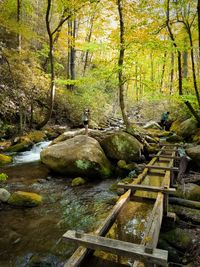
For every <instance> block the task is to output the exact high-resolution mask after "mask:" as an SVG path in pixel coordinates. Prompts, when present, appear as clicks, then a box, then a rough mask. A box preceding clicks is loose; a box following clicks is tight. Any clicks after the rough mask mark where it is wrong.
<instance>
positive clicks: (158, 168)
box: [145, 165, 179, 172]
mask: <svg viewBox="0 0 200 267" xmlns="http://www.w3.org/2000/svg"><path fill="white" fill-rule="evenodd" d="M145 168H148V169H150V170H151V169H153V170H164V171H176V172H178V171H179V169H178V168H176V167H164V166H155V165H146V166H145Z"/></svg>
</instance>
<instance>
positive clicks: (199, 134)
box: [192, 129, 200, 145]
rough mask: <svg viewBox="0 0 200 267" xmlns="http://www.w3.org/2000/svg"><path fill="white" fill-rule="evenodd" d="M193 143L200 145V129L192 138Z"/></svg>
mask: <svg viewBox="0 0 200 267" xmlns="http://www.w3.org/2000/svg"><path fill="white" fill-rule="evenodd" d="M192 142H194V143H196V144H198V145H200V129H197V131H196V132H195V134H194V135H193V136H192Z"/></svg>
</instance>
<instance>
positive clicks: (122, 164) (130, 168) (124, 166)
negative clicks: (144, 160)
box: [117, 160, 136, 171]
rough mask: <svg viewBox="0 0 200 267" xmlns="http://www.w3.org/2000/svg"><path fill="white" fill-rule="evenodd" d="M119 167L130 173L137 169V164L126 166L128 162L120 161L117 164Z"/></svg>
mask: <svg viewBox="0 0 200 267" xmlns="http://www.w3.org/2000/svg"><path fill="white" fill-rule="evenodd" d="M117 166H118V167H119V168H120V169H124V170H128V171H132V170H134V169H135V167H136V164H135V163H134V162H132V163H129V164H126V161H125V160H119V161H118V162H117Z"/></svg>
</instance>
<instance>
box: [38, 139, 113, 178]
mask: <svg viewBox="0 0 200 267" xmlns="http://www.w3.org/2000/svg"><path fill="white" fill-rule="evenodd" d="M41 161H42V162H43V163H44V164H46V165H47V166H48V167H49V168H50V169H52V170H53V171H55V172H58V173H61V174H71V175H79V176H83V177H93V178H96V177H101V178H105V177H108V176H110V174H111V169H110V163H109V161H108V159H107V158H106V156H105V154H104V152H103V150H102V148H101V146H100V145H99V143H98V141H97V140H95V139H94V138H91V137H88V136H85V135H79V136H75V137H74V138H71V139H68V140H66V141H63V142H59V143H58V144H55V145H52V146H49V147H47V148H46V149H44V150H43V151H42V152H41Z"/></svg>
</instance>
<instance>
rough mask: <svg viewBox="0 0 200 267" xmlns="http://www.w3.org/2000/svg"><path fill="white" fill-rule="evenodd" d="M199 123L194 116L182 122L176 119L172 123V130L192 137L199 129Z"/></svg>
mask: <svg viewBox="0 0 200 267" xmlns="http://www.w3.org/2000/svg"><path fill="white" fill-rule="evenodd" d="M197 126H198V123H197V121H196V120H195V119H194V118H189V119H187V120H185V121H183V122H181V123H180V124H178V123H177V122H176V121H175V122H174V123H173V124H172V126H171V128H170V130H171V131H174V132H175V133H176V134H177V135H179V136H181V137H184V138H191V135H193V134H194V133H195V132H196V130H197Z"/></svg>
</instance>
